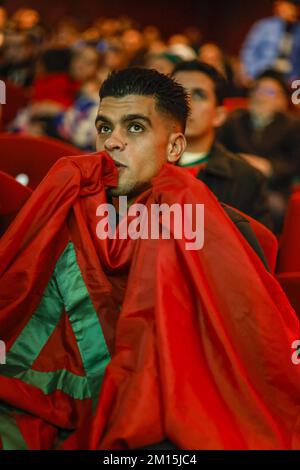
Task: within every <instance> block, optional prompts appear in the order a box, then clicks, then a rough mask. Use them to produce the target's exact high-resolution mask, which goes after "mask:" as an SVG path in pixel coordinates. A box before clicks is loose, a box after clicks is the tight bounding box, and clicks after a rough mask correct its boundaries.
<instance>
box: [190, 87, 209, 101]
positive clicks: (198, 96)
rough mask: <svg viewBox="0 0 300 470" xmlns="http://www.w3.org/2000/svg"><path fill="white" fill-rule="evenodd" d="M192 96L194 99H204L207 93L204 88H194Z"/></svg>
mask: <svg viewBox="0 0 300 470" xmlns="http://www.w3.org/2000/svg"><path fill="white" fill-rule="evenodd" d="M192 98H193V99H195V100H205V99H206V98H207V95H206V93H205V91H204V90H200V89H196V90H193V92H192Z"/></svg>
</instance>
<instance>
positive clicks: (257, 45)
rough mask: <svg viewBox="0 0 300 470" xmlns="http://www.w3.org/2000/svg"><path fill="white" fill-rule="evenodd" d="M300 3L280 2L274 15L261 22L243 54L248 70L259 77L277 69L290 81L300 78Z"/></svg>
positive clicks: (253, 28) (245, 66)
mask: <svg viewBox="0 0 300 470" xmlns="http://www.w3.org/2000/svg"><path fill="white" fill-rule="evenodd" d="M299 4H300V2H299V0H277V1H275V4H274V16H273V17H270V18H266V19H263V20H260V21H258V22H257V23H256V24H255V25H254V26H253V27H252V29H251V30H250V32H249V34H248V36H247V38H246V40H245V43H244V45H243V48H242V51H241V57H242V62H243V65H244V71H245V73H246V75H247V76H248V77H249V78H255V77H257V76H258V75H259V74H260V73H262V72H263V71H264V70H266V69H269V68H273V69H274V70H277V71H278V72H281V73H283V74H284V75H285V76H286V77H288V78H289V79H293V78H298V77H299V76H300V24H299V21H298V14H299Z"/></svg>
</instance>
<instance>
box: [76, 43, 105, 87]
mask: <svg viewBox="0 0 300 470" xmlns="http://www.w3.org/2000/svg"><path fill="white" fill-rule="evenodd" d="M99 65H100V58H99V53H98V52H97V50H96V49H95V48H94V47H92V46H83V47H80V48H78V49H75V50H74V52H73V57H72V60H71V65H70V74H71V77H72V78H73V80H76V81H77V82H79V83H81V84H84V83H86V82H88V81H89V80H95V79H96V76H97V72H98V68H99Z"/></svg>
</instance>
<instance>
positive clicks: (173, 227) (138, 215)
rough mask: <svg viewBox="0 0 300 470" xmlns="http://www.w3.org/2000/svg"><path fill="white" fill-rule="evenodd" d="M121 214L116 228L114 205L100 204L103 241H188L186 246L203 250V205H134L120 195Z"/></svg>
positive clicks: (98, 209)
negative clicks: (129, 204) (128, 205)
mask: <svg viewBox="0 0 300 470" xmlns="http://www.w3.org/2000/svg"><path fill="white" fill-rule="evenodd" d="M118 199H119V201H118V213H119V214H124V216H123V218H122V220H121V222H120V224H119V227H118V230H117V217H118V214H117V211H116V209H115V206H114V205H113V204H108V203H105V204H100V205H99V206H98V208H97V211H96V216H97V217H100V220H99V222H98V224H97V227H96V235H97V237H98V238H99V239H100V240H105V239H107V238H109V239H116V238H118V239H119V240H126V239H128V238H130V239H132V240H138V239H142V240H148V239H151V240H159V239H164V240H169V239H171V238H172V239H175V240H185V249H186V250H188V251H191V250H200V249H202V248H203V246H204V204H177V203H176V204H172V205H171V206H169V205H168V204H151V205H150V207H147V206H146V205H144V204H132V205H131V206H130V207H129V208H128V207H127V196H120V197H119V198H118Z"/></svg>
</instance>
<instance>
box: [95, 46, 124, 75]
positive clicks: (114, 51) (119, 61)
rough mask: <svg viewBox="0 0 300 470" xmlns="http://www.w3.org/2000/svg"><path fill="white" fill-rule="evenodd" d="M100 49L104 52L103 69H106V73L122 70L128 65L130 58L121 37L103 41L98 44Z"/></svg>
mask: <svg viewBox="0 0 300 470" xmlns="http://www.w3.org/2000/svg"><path fill="white" fill-rule="evenodd" d="M98 50H99V51H100V52H102V55H103V63H102V69H104V70H105V71H106V74H108V73H109V72H111V71H112V70H121V69H123V68H125V67H127V65H128V63H129V58H128V56H127V54H126V51H125V49H124V46H123V43H122V42H121V40H120V39H117V38H114V39H110V40H106V41H102V42H101V44H99V45H98Z"/></svg>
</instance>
